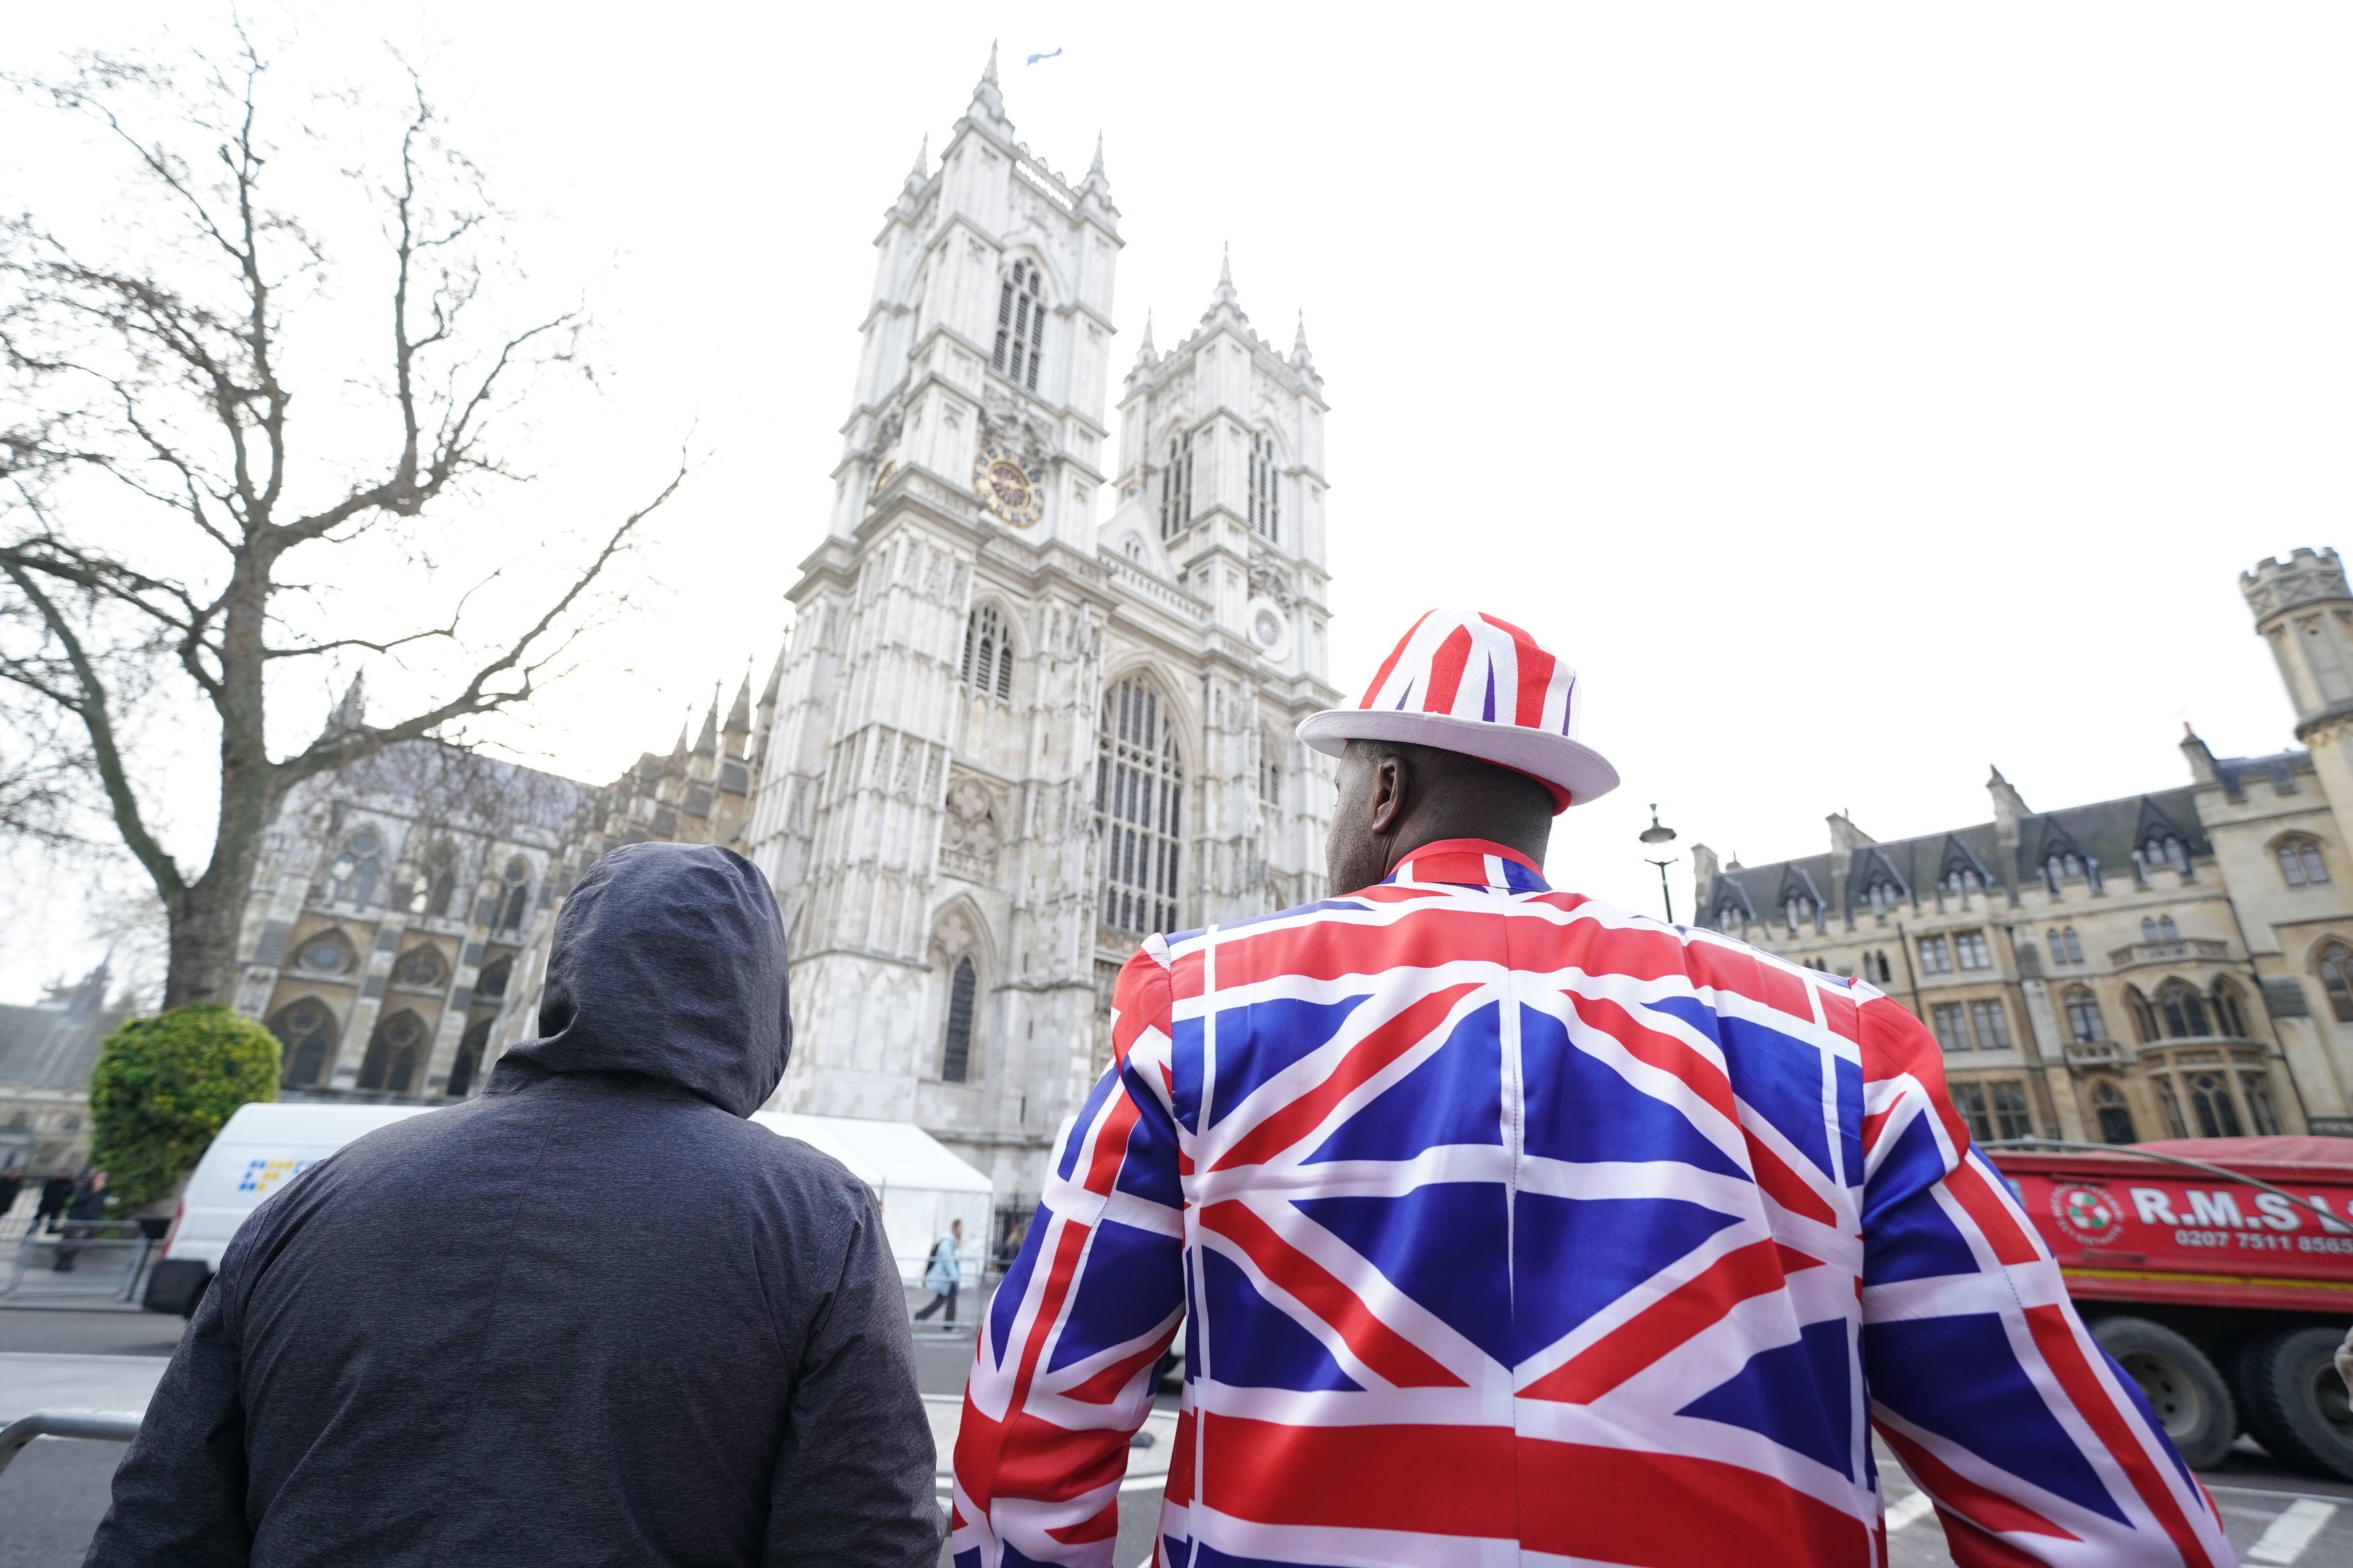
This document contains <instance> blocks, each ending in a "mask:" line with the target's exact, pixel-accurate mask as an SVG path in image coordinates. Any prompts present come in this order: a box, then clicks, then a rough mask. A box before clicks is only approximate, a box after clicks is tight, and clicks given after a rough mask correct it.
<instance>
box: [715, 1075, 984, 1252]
mask: <svg viewBox="0 0 2353 1568" xmlns="http://www.w3.org/2000/svg"><path fill="white" fill-rule="evenodd" d="M752 1120H753V1121H756V1122H758V1123H759V1124H760V1125H761V1126H763V1127H765V1128H766V1129H767V1130H768V1131H771V1132H774V1133H776V1135H777V1136H778V1137H780V1138H797V1139H799V1140H800V1141H801V1142H804V1143H807V1144H808V1145H809V1146H810V1147H811V1148H814V1149H817V1150H819V1151H821V1152H825V1153H828V1154H830V1155H832V1156H833V1157H834V1158H835V1159H837V1160H839V1161H840V1162H841V1163H843V1164H845V1165H847V1166H849V1171H850V1173H851V1174H852V1175H854V1176H856V1177H857V1178H858V1179H859V1180H860V1181H861V1182H864V1183H865V1184H867V1185H868V1186H869V1187H871V1188H872V1189H873V1190H874V1195H875V1197H876V1198H878V1199H879V1200H881V1205H882V1229H883V1232H884V1234H886V1235H887V1236H888V1237H890V1239H891V1254H892V1257H894V1258H897V1259H898V1261H899V1274H900V1277H901V1278H902V1279H905V1280H906V1281H907V1282H908V1283H909V1284H911V1285H913V1284H916V1283H918V1282H920V1281H921V1280H922V1279H923V1268H924V1266H925V1264H926V1263H927V1262H928V1261H929V1259H930V1258H931V1252H932V1244H933V1243H934V1242H935V1241H937V1240H938V1239H939V1238H940V1237H943V1236H945V1235H946V1234H947V1233H948V1223H949V1222H950V1221H951V1220H958V1219H960V1220H962V1221H964V1272H965V1283H966V1284H967V1285H971V1284H976V1283H978V1281H979V1268H980V1263H981V1260H982V1258H984V1257H985V1256H986V1255H987V1247H988V1238H989V1215H990V1211H991V1207H992V1203H991V1197H992V1194H993V1192H994V1188H993V1187H992V1185H991V1184H990V1182H989V1179H988V1178H987V1176H985V1175H983V1174H981V1173H979V1172H978V1171H976V1170H975V1169H973V1168H972V1167H971V1166H970V1165H967V1164H965V1163H964V1162H963V1161H962V1160H959V1159H957V1158H956V1157H955V1155H954V1154H952V1153H950V1152H948V1150H947V1146H946V1145H945V1144H944V1143H942V1142H940V1141H939V1140H938V1139H936V1138H934V1137H933V1136H932V1135H931V1134H930V1133H928V1132H926V1131H923V1129H922V1128H920V1127H918V1126H916V1125H915V1124H914V1123H913V1122H912V1121H867V1120H865V1119H864V1118H862V1117H856V1116H803V1115H799V1114H797V1113H795V1112H791V1111H782V1110H763V1111H759V1112H756V1113H755V1114H754V1116H753V1118H752Z"/></svg>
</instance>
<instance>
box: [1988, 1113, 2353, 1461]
mask: <svg viewBox="0 0 2353 1568" xmlns="http://www.w3.org/2000/svg"><path fill="white" fill-rule="evenodd" d="M1987 1153H1988V1154H1989V1156H1990V1157H1991V1158H1992V1160H1993V1162H1994V1163H1995V1164H1996V1165H1998V1166H1999V1167H2000V1170H2001V1172H2002V1173H2003V1175H2005V1176H2006V1177H2008V1178H2009V1181H2010V1189H2011V1191H2013V1192H2014V1193H2016V1194H2017V1195H2018V1199H2019V1201H2020V1203H2021V1204H2022V1205H2025V1208H2026V1212H2027V1214H2028V1215H2030V1216H2031V1217H2032V1219H2033V1221H2034V1224H2035V1226H2036V1228H2037V1229H2039V1230H2040V1231H2041V1232H2042V1239H2043V1240H2044V1241H2045V1242H2046V1243H2047V1244H2048V1245H2049V1246H2050V1247H2051V1250H2052V1255H2053V1256H2055V1257H2056V1258H2058V1260H2059V1265H2060V1269H2061V1271H2062V1272H2063V1274H2064V1275H2065V1277H2066V1280H2067V1290H2068V1294H2069V1295H2070V1296H2071V1297H2073V1299H2074V1301H2075V1304H2076V1306H2077V1308H2078V1310H2081V1311H2082V1312H2083V1314H2084V1318H2085V1319H2086V1320H2087V1321H2089V1322H2090V1324H2091V1327H2092V1331H2093V1332H2094V1334H2095V1335H2096V1336H2098V1338H2099V1340H2100V1342H2102V1344H2104V1345H2105V1347H2106V1348H2107V1351H2108V1353H2109V1354H2110V1355H2112V1356H2114V1357H2115V1358H2116V1362H2117V1363H2118V1364H2119V1365H2121V1366H2122V1367H2123V1368H2124V1369H2125V1370H2126V1372H2127V1373H2131V1374H2132V1376H2133V1378H2134V1380H2135V1381H2136V1382H2137V1383H2138V1384H2140V1386H2141V1389H2142V1392H2144V1393H2145V1394H2147V1395H2148V1398H2149V1402H2150V1404H2151V1405H2153V1406H2154V1407H2155V1408H2156V1410H2157V1412H2158V1418H2159V1419H2160V1420H2162V1421H2163V1422H2164V1424H2165V1426H2166V1429H2167V1431H2168V1433H2169V1434H2170V1435H2171V1436H2172V1437H2173V1439H2174V1442H2175V1443H2176V1444H2177V1445H2178V1446H2179V1447H2180V1448H2181V1450H2182V1453H2183V1456H2184V1457H2185V1458H2188V1459H2189V1462H2190V1463H2191V1464H2193V1465H2211V1464H2213V1463H2215V1462H2216V1461H2217V1460H2219V1459H2220V1458H2221V1456H2222V1453H2223V1451H2224V1450H2225V1449H2227V1448H2228V1447H2230V1445H2231V1443H2232V1440H2233V1439H2234V1438H2236V1437H2237V1436H2239V1435H2240V1434H2241V1433H2242V1432H2243V1433H2245V1434H2246V1435H2247V1436H2252V1437H2253V1438H2254V1439H2255V1441H2256V1442H2258V1443H2260V1444H2261V1445H2263V1447H2264V1449H2265V1450H2267V1451H2268V1452H2269V1453H2270V1454H2271V1455H2272V1456H2273V1457H2274V1458H2277V1459H2279V1460H2281V1461H2283V1462H2284V1463H2287V1464H2291V1465H2295V1466H2299V1467H2302V1468H2311V1469H2316V1470H2318V1471H2321V1472H2324V1473H2327V1474H2332V1475H2337V1476H2342V1477H2345V1478H2348V1479H2353V1401H2348V1396H2347V1392H2346V1387H2345V1384H2344V1383H2343V1381H2342V1380H2341V1379H2340V1378H2339V1377H2338V1376H2337V1372H2336V1368H2335V1366H2334V1364H2333V1362H2332V1360H2331V1356H2332V1354H2333V1352H2335V1350H2336V1349H2337V1345H2338V1343H2339V1342H2342V1341H2343V1339H2344V1337H2345V1333H2346V1331H2347V1328H2348V1325H2353V1139H2342V1138H2310V1137H2266V1138H2185V1139H2175V1140H2171V1141H2169V1142H2156V1143H2136V1144H2129V1145H2123V1146H2119V1147H2116V1148H2113V1149H2109V1148H2102V1149H2098V1150H2096V1151H2094V1150H2092V1149H2087V1148H2084V1147H2082V1146H2077V1147H2073V1148H2065V1149H2062V1148H2057V1147H2053V1146H2047V1145H2046V1146H2044V1147H2040V1148H2037V1147H2030V1146H2022V1145H2021V1146H2018V1147H1992V1148H1989V1149H1988V1150H1987Z"/></svg>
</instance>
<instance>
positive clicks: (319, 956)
mask: <svg viewBox="0 0 2353 1568" xmlns="http://www.w3.org/2000/svg"><path fill="white" fill-rule="evenodd" d="M358 956H359V955H358V954H357V953H355V952H353V951H352V942H351V939H350V938H349V937H347V936H345V935H344V934H343V932H342V931H321V932H320V933H319V934H318V935H316V936H314V937H312V938H311V940H310V941H308V942H304V943H303V944H302V950H301V952H297V953H296V954H295V955H294V967H295V968H297V969H307V970H309V971H310V972H311V973H313V974H342V973H345V972H347V971H348V970H349V969H350V968H351V966H352V964H353V963H354V962H355V961H356V960H357V959H358Z"/></svg>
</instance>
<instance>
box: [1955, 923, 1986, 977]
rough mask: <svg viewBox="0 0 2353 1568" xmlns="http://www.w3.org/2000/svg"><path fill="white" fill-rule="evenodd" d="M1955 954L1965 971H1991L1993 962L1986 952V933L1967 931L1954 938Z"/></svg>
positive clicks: (1957, 934)
mask: <svg viewBox="0 0 2353 1568" xmlns="http://www.w3.org/2000/svg"><path fill="white" fill-rule="evenodd" d="M1953 952H1954V954H1955V956H1957V958H1959V960H1960V961H1961V967H1962V968H1963V969H1991V968H1992V967H1993V960H1992V958H1991V957H1989V955H1988V954H1987V952H1986V939H1985V932H1983V931H1960V932H1957V933H1956V934H1955V935H1954V937H1953Z"/></svg>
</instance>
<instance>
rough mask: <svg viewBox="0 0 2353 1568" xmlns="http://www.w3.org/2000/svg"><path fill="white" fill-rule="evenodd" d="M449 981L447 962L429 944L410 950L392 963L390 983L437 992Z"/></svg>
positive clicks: (439, 952) (438, 951) (437, 949)
mask: <svg viewBox="0 0 2353 1568" xmlns="http://www.w3.org/2000/svg"><path fill="white" fill-rule="evenodd" d="M448 979H449V961H448V959H446V958H443V957H442V956H441V950H440V949H439V948H438V947H434V946H431V945H430V944H426V945H420V946H417V947H412V948H410V949H409V950H408V951H407V952H404V953H402V954H401V955H400V956H399V957H398V958H396V959H395V960H394V961H393V964H392V983H393V984H395V985H410V986H415V987H416V988H417V989H418V990H421V991H434V990H438V989H439V988H440V987H441V986H442V985H443V984H447V983H448Z"/></svg>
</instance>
